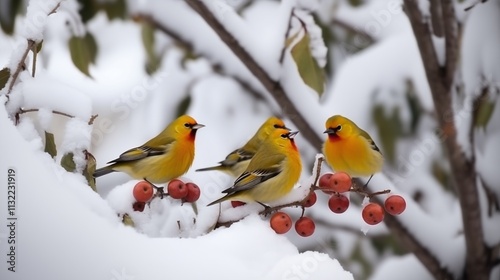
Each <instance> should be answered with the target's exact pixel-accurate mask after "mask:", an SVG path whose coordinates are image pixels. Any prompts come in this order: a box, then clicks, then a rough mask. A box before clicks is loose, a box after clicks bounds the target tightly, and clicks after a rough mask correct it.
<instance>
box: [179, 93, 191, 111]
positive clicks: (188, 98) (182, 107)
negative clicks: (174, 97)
mask: <svg viewBox="0 0 500 280" xmlns="http://www.w3.org/2000/svg"><path fill="white" fill-rule="evenodd" d="M189 104H191V95H189V94H188V95H186V97H184V98H183V99H182V100H181V102H179V105H177V112H176V116H182V115H184V114H185V113H186V112H187V110H188V108H189Z"/></svg>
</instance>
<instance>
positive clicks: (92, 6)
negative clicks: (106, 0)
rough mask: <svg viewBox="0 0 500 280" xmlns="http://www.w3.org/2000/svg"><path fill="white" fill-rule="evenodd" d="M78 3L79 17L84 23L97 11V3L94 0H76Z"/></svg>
mask: <svg viewBox="0 0 500 280" xmlns="http://www.w3.org/2000/svg"><path fill="white" fill-rule="evenodd" d="M78 4H80V10H79V13H80V17H81V18H82V21H83V23H86V22H87V21H89V20H90V19H92V18H93V17H94V16H95V15H96V14H97V12H98V11H99V4H98V3H97V1H95V0H78Z"/></svg>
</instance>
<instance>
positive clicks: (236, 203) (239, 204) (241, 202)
mask: <svg viewBox="0 0 500 280" xmlns="http://www.w3.org/2000/svg"><path fill="white" fill-rule="evenodd" d="M245 204H246V203H245V202H243V201H237V200H233V201H231V206H233V208H236V207H240V206H243V205H245Z"/></svg>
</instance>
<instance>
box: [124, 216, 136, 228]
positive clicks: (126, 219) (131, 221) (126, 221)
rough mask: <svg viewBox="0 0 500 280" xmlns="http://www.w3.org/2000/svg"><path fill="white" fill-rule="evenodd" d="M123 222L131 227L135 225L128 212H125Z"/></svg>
mask: <svg viewBox="0 0 500 280" xmlns="http://www.w3.org/2000/svg"><path fill="white" fill-rule="evenodd" d="M122 223H123V224H124V225H126V226H131V227H134V226H135V224H134V221H133V220H132V218H131V217H130V216H129V214H127V213H125V214H123V218H122Z"/></svg>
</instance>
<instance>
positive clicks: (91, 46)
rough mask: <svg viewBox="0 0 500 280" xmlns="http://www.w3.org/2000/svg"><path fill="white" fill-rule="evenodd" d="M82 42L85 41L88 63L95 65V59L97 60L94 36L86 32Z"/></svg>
mask: <svg viewBox="0 0 500 280" xmlns="http://www.w3.org/2000/svg"><path fill="white" fill-rule="evenodd" d="M83 40H84V41H85V42H84V43H85V48H86V49H87V51H88V53H89V57H90V62H91V63H92V64H95V61H96V58H97V51H98V48H97V42H96V41H95V38H94V36H93V35H92V33H90V32H87V34H85V36H84V37H83Z"/></svg>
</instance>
